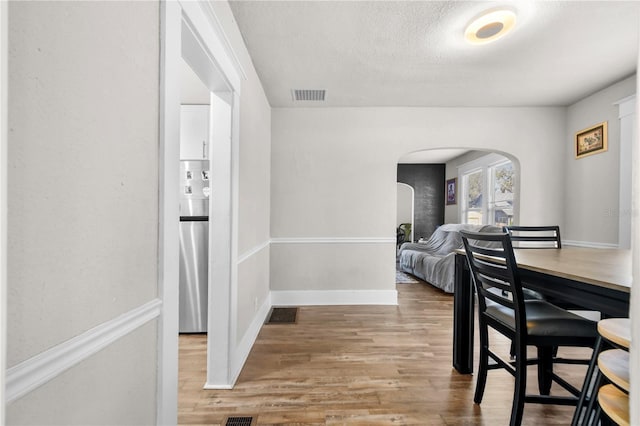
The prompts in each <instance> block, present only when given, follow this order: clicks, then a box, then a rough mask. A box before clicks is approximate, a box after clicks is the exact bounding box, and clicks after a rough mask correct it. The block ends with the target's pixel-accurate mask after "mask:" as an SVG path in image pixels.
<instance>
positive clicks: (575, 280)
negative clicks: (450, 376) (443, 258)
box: [453, 246, 631, 374]
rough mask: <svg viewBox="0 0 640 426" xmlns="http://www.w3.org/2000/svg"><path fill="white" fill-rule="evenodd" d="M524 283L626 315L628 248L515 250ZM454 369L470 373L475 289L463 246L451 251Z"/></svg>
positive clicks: (576, 302) (546, 293)
mask: <svg viewBox="0 0 640 426" xmlns="http://www.w3.org/2000/svg"><path fill="white" fill-rule="evenodd" d="M514 254H515V257H516V263H517V266H518V274H519V275H520V279H521V282H522V285H523V287H526V288H530V289H531V290H535V291H537V292H539V293H541V294H542V295H543V296H547V297H549V298H552V299H557V300H561V301H565V302H567V303H570V304H572V305H575V306H576V307H580V308H583V309H584V310H589V311H597V312H600V313H601V314H602V315H603V317H628V316H629V298H630V292H631V250H624V249H614V248H591V247H576V246H563V247H562V248H559V249H556V248H541V249H533V248H516V249H514ZM454 269H455V278H454V280H455V281H454V301H453V367H454V368H455V369H456V370H457V371H458V372H459V373H462V374H471V373H472V372H473V351H474V310H475V308H474V301H475V296H474V289H473V283H472V280H471V274H470V271H469V266H468V263H467V257H466V254H465V251H464V249H459V250H456V252H455V268H454Z"/></svg>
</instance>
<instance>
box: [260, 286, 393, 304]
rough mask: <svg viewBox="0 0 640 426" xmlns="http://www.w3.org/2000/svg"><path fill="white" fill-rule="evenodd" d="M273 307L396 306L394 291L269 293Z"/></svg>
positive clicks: (285, 291)
mask: <svg viewBox="0 0 640 426" xmlns="http://www.w3.org/2000/svg"><path fill="white" fill-rule="evenodd" d="M271 304H272V305H273V306H314V305H397V304H398V292H397V291H396V290H307V291H304V290H302V291H298V290H295V291H288V290H281V291H273V290H272V291H271Z"/></svg>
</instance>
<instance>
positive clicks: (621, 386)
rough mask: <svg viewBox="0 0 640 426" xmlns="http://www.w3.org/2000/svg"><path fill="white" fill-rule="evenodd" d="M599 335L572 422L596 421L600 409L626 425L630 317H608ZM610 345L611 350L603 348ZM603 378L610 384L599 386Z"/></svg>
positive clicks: (588, 423)
mask: <svg viewBox="0 0 640 426" xmlns="http://www.w3.org/2000/svg"><path fill="white" fill-rule="evenodd" d="M598 334H599V337H598V340H597V342H596V347H595V349H594V352H593V358H592V360H591V363H590V365H589V370H588V371H587V377H586V379H585V383H584V385H583V387H582V392H581V396H580V400H579V401H578V405H577V407H576V411H575V413H574V416H573V421H572V422H571V424H572V426H573V425H590V424H597V423H598V421H599V419H600V415H601V411H602V412H604V413H605V414H606V415H607V417H609V418H610V419H611V420H612V421H614V422H616V423H617V424H618V425H629V396H628V392H629V352H628V351H629V347H630V345H631V327H630V321H629V318H608V319H604V320H601V321H599V322H598ZM610 347H613V348H614V349H608V350H604V351H603V349H606V348H610ZM596 370H597V372H596ZM594 373H595V374H594ZM603 378H606V379H607V380H608V381H609V382H610V384H606V385H604V386H602V387H600V385H601V383H602V381H603ZM596 400H598V404H597V405H596V404H595V402H596ZM583 410H584V413H583Z"/></svg>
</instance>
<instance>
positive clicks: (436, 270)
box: [398, 224, 502, 293]
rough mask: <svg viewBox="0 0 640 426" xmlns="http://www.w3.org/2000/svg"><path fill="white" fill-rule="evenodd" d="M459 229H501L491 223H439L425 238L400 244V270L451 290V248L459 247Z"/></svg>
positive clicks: (443, 288) (452, 260) (483, 230)
mask: <svg viewBox="0 0 640 426" xmlns="http://www.w3.org/2000/svg"><path fill="white" fill-rule="evenodd" d="M460 230H469V231H476V232H502V229H501V228H499V227H497V226H493V225H464V224H446V225H441V226H439V227H438V228H437V229H436V230H435V231H434V232H433V235H431V238H429V239H428V240H427V241H426V242H424V243H404V244H403V245H402V246H401V247H400V252H399V254H398V257H399V263H400V270H401V271H402V272H406V273H409V274H411V275H414V276H416V277H418V278H420V279H422V280H424V281H426V282H428V283H429V284H432V285H433V286H435V287H438V288H440V289H442V290H443V291H445V292H447V293H453V279H454V256H455V253H454V250H456V249H459V248H462V237H461V236H460V233H459V232H458V231H460Z"/></svg>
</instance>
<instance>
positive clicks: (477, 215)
mask: <svg viewBox="0 0 640 426" xmlns="http://www.w3.org/2000/svg"><path fill="white" fill-rule="evenodd" d="M465 223H468V224H470V225H482V210H469V211H467V217H466V220H465Z"/></svg>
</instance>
